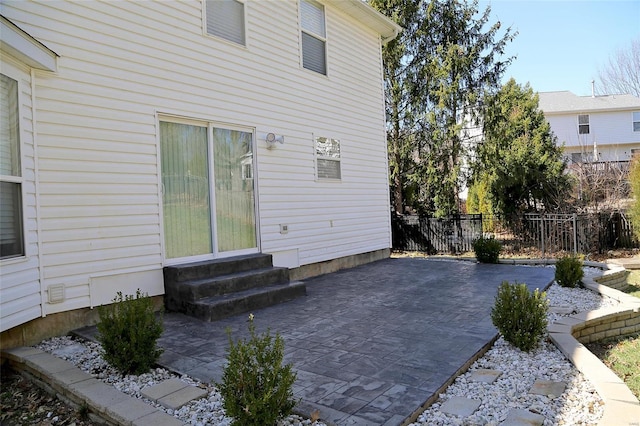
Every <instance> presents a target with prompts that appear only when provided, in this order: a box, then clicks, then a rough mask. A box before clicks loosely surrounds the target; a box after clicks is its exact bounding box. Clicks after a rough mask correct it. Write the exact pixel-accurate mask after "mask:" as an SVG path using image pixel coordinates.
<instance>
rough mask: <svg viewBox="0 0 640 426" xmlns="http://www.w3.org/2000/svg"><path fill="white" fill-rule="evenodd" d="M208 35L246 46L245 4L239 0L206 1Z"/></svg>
mask: <svg viewBox="0 0 640 426" xmlns="http://www.w3.org/2000/svg"><path fill="white" fill-rule="evenodd" d="M205 9H206V21H207V22H206V26H207V34H211V35H214V36H218V37H222V38H224V39H226V40H229V41H232V42H234V43H238V44H241V45H243V46H244V45H245V29H244V3H243V2H242V1H239V0H206V7H205Z"/></svg>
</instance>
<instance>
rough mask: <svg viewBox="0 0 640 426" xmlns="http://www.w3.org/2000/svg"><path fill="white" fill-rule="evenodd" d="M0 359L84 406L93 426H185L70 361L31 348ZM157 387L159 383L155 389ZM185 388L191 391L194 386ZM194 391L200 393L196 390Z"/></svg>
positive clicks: (23, 348) (20, 349) (44, 385)
mask: <svg viewBox="0 0 640 426" xmlns="http://www.w3.org/2000/svg"><path fill="white" fill-rule="evenodd" d="M2 358H3V359H5V360H6V361H7V362H8V363H9V365H10V366H11V367H12V368H13V369H14V370H16V371H19V372H20V373H22V374H25V375H26V376H27V377H28V378H29V379H31V380H34V381H36V382H37V383H38V385H39V386H40V387H42V388H43V389H45V390H46V391H48V392H49V393H51V394H53V395H56V396H58V397H60V398H61V399H63V400H65V401H69V402H70V403H71V404H73V405H74V406H76V407H78V408H79V407H87V408H88V410H89V418H90V419H91V421H92V422H94V423H95V424H103V425H110V426H111V425H118V426H119V425H123V426H124V425H126V426H183V425H186V423H183V422H181V421H180V420H178V419H176V418H175V417H172V416H170V415H168V414H166V413H164V412H163V411H161V410H158V409H157V408H155V407H153V406H151V405H149V404H148V403H146V402H144V401H142V400H140V399H138V398H134V397H131V396H129V395H127V394H125V393H123V392H120V391H119V390H117V389H116V388H114V387H113V386H111V385H108V384H106V383H104V382H102V381H100V380H98V379H95V378H93V377H92V376H91V375H90V374H88V373H85V372H84V371H82V370H80V369H79V368H78V367H76V366H74V365H73V364H71V363H70V362H68V361H65V360H63V359H60V358H58V357H56V356H54V355H51V354H48V353H46V352H44V351H42V350H40V349H37V348H31V347H19V348H13V349H7V350H4V351H2ZM161 385H163V384H160V385H158V386H161ZM187 386H189V385H187ZM189 387H190V388H195V386H189ZM195 389H198V390H201V391H202V389H199V388H195ZM187 392H193V390H188V389H186V388H182V393H181V394H180V395H185V394H186V393H187ZM205 393H206V392H205ZM198 395H199V393H198ZM183 399H184V398H183ZM187 402H188V401H187Z"/></svg>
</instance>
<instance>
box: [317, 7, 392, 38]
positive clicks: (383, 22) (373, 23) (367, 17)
mask: <svg viewBox="0 0 640 426" xmlns="http://www.w3.org/2000/svg"><path fill="white" fill-rule="evenodd" d="M329 4H331V6H333V7H335V8H336V9H339V10H341V11H343V12H344V13H346V14H347V15H349V16H352V17H354V18H356V19H357V20H359V21H361V22H363V23H364V24H366V25H368V26H369V27H371V28H373V29H374V30H376V31H377V32H378V33H379V34H380V35H381V36H382V41H383V42H384V43H386V42H388V41H391V40H393V39H394V38H396V36H397V35H398V34H399V33H400V31H402V27H400V26H399V25H398V24H396V23H395V22H393V21H392V20H391V19H390V18H388V17H386V16H385V15H383V14H382V13H380V12H378V11H377V10H376V9H374V8H373V7H371V6H369V5H368V4H367V3H365V2H364V1H362V0H349V1H343V0H337V1H336V0H334V1H331V2H329Z"/></svg>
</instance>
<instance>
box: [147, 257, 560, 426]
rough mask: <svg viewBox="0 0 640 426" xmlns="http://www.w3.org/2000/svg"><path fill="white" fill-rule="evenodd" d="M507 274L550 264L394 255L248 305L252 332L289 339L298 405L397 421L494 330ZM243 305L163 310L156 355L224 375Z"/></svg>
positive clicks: (546, 273) (354, 420) (529, 272)
mask: <svg viewBox="0 0 640 426" xmlns="http://www.w3.org/2000/svg"><path fill="white" fill-rule="evenodd" d="M503 280H508V281H510V282H514V281H517V282H524V283H527V285H528V286H529V287H530V288H531V289H534V288H540V289H542V288H545V287H546V286H547V285H548V284H549V283H551V281H552V280H553V269H550V268H543V267H526V266H512V265H489V264H476V263H472V262H451V261H442V260H434V259H424V258H391V259H386V260H382V261H379V262H375V263H372V264H367V265H363V266H360V267H356V268H351V269H347V270H343V271H339V272H336V273H332V274H327V275H323V276H320V277H315V278H312V279H308V280H306V283H307V296H306V297H301V298H299V299H296V300H294V301H291V302H287V303H283V304H281V305H276V306H272V307H269V308H264V309H261V310H258V311H254V312H253V314H254V315H255V324H256V329H257V330H258V332H261V331H264V330H265V329H266V328H267V327H269V328H270V329H271V331H272V332H273V333H275V332H278V333H280V334H281V335H282V337H283V338H284V340H285V361H286V362H291V363H293V366H294V369H295V371H296V372H297V375H298V379H297V381H296V384H295V385H294V392H295V397H296V398H301V403H300V405H299V408H300V409H302V410H304V411H306V412H307V413H310V412H311V411H314V410H316V409H317V410H319V411H320V417H321V418H322V419H325V420H328V421H330V422H333V423H336V424H339V425H384V424H388V425H399V424H401V423H402V422H403V420H405V419H406V418H407V417H408V416H410V415H411V414H412V413H413V412H414V411H415V410H417V409H418V408H419V407H420V406H421V405H422V404H423V403H424V402H425V401H427V399H429V398H430V397H432V395H434V394H435V393H436V392H437V391H438V389H440V388H441V387H442V386H443V385H444V384H445V383H446V382H447V381H448V380H449V379H450V378H451V377H452V376H453V375H454V374H455V373H456V372H457V371H458V370H459V369H460V368H461V367H462V366H464V365H465V363H466V362H467V361H469V359H471V358H472V357H473V356H474V355H475V354H476V353H477V352H478V351H479V350H481V349H482V348H483V347H484V346H485V345H487V344H488V343H489V342H490V341H491V340H492V339H493V338H494V337H495V336H496V334H497V331H496V329H495V328H494V326H493V325H492V323H491V319H490V312H491V307H492V305H493V301H494V297H495V294H496V290H497V288H498V286H499V285H500V283H501V282H502V281H503ZM247 321H248V317H247V315H239V316H236V317H232V318H228V319H225V320H221V321H217V322H211V323H206V322H202V321H200V320H197V319H195V318H191V317H188V316H185V315H182V314H175V313H166V314H165V315H164V326H165V332H164V334H163V336H162V337H161V339H160V341H159V345H160V346H161V347H163V348H164V350H165V352H164V354H163V355H162V357H161V359H160V364H161V365H163V366H166V367H167V368H170V369H172V370H174V371H178V372H181V373H185V374H188V375H189V376H191V377H194V378H197V379H200V380H202V381H205V382H209V381H211V380H220V378H221V376H222V369H223V367H224V365H225V357H226V352H227V349H228V336H227V334H226V331H225V330H226V329H227V328H229V329H230V330H231V332H232V336H233V338H234V339H237V338H238V337H246V336H247V335H248V331H247Z"/></svg>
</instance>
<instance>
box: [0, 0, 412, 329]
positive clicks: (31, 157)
mask: <svg viewBox="0 0 640 426" xmlns="http://www.w3.org/2000/svg"><path fill="white" fill-rule="evenodd" d="M0 14H1V15H2V18H0V19H1V24H2V27H1V28H0V29H1V34H2V45H1V47H2V52H1V53H2V56H1V58H2V62H1V69H0V71H1V78H2V80H1V81H2V86H1V87H2V105H1V106H0V111H1V112H2V114H1V116H2V123H1V124H0V129H2V132H1V137H2V139H1V152H0V154H1V160H2V161H1V165H2V171H1V176H0V177H1V189H2V192H1V197H2V198H1V208H0V212H1V218H0V219H1V220H0V231H1V232H0V239H1V241H0V249H1V259H0V269H1V281H0V325H1V331H2V332H3V339H5V338H6V339H9V338H14V339H15V338H16V336H21V337H20V338H22V339H23V340H24V341H28V340H29V338H32V339H33V337H34V334H37V333H36V331H37V332H38V333H42V330H41V329H42V328H46V327H48V326H49V327H53V325H52V324H53V323H55V322H57V323H58V324H60V323H64V326H66V327H71V326H73V324H76V323H80V324H81V323H82V322H83V320H84V319H86V318H87V315H88V312H89V311H90V310H91V308H93V307H95V306H98V305H101V304H104V303H108V302H110V301H111V300H112V299H113V297H114V296H115V294H116V292H118V291H122V292H123V293H125V294H132V293H135V291H136V289H137V288H140V289H141V290H142V291H143V292H147V293H148V294H149V295H152V296H154V295H155V296H157V295H162V294H163V292H164V287H163V274H162V270H163V267H164V266H166V265H173V264H180V263H187V262H192V261H196V260H203V259H214V258H222V257H229V256H235V255H239V254H247V253H258V252H263V253H270V254H272V255H273V259H274V264H275V265H278V266H286V267H289V268H291V270H292V271H298V274H297V276H298V277H300V276H309V275H311V274H313V273H314V272H316V271H323V272H324V271H326V270H329V269H330V268H325V267H324V266H327V264H330V263H332V262H333V265H334V267H339V265H340V264H342V265H346V264H354V263H357V262H358V261H363V259H364V258H366V259H369V260H371V259H379V258H383V257H385V256H388V255H389V248H390V246H391V230H390V217H389V213H390V209H389V189H388V188H389V186H388V176H387V175H388V168H387V147H386V137H385V113H384V88H383V77H382V64H381V63H382V59H381V46H382V44H383V43H385V42H386V41H387V40H390V39H392V38H393V37H395V36H396V35H397V33H398V31H399V30H400V28H399V27H398V26H397V25H396V24H394V23H393V22H392V21H390V20H388V19H387V18H385V17H384V16H382V15H381V14H380V13H378V12H377V11H375V10H374V9H372V8H371V7H370V6H368V5H367V4H366V3H364V2H362V1H361V0H344V1H315V0H288V1H251V0H242V1H240V0H216V1H199V0H191V1H145V2H140V1H106V2H105V1H94V0H90V1H44V0H43V1H29V2H27V1H15V2H14V1H2V3H0ZM363 254H365V255H364V256H363ZM341 262H342V263H341ZM319 265H323V267H322V268H321V267H319ZM33 320H35V321H33ZM48 320H49V321H48ZM27 323H29V324H31V325H30V326H29V327H30V328H29V331H24V327H25V324H27ZM34 323H35V325H33V324H34ZM21 326H22V327H21ZM27 335H29V336H27Z"/></svg>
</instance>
